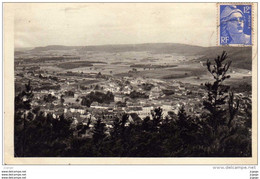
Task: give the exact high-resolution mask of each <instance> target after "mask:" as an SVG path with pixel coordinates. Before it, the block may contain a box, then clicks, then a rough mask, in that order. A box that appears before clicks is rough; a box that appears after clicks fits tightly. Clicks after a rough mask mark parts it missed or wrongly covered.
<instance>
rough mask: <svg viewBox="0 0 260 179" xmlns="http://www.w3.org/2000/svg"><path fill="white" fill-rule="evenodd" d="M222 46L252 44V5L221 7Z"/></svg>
mask: <svg viewBox="0 0 260 179" xmlns="http://www.w3.org/2000/svg"><path fill="white" fill-rule="evenodd" d="M220 44H221V45H226V44H241V45H251V44H252V41H251V5H237V6H236V5H220Z"/></svg>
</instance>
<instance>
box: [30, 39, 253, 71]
mask: <svg viewBox="0 0 260 179" xmlns="http://www.w3.org/2000/svg"><path fill="white" fill-rule="evenodd" d="M73 49H75V50H78V51H80V52H88V51H103V52H110V53H118V52H127V51H150V52H151V53H155V54H158V53H166V54H171V53H177V54H182V55H201V56H202V57H201V58H199V59H198V60H200V61H206V60H207V59H214V58H215V57H216V56H217V55H220V54H221V53H222V51H226V52H227V54H228V56H229V57H230V59H231V60H232V66H234V67H238V68H243V69H248V70H250V69H251V68H252V47H230V46H213V47H201V46H195V45H187V44H179V43H144V44H123V45H97V46H62V45H50V46H46V47H36V48H34V49H32V50H31V51H33V52H40V51H48V50H73Z"/></svg>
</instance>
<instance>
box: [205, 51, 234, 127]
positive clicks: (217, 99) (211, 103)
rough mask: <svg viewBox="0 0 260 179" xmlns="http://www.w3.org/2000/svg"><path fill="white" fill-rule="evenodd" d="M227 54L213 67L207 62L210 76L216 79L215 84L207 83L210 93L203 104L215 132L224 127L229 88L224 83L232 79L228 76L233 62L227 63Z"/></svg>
mask: <svg viewBox="0 0 260 179" xmlns="http://www.w3.org/2000/svg"><path fill="white" fill-rule="evenodd" d="M226 59H227V53H226V52H225V51H223V53H222V55H221V56H218V57H217V58H215V64H214V65H212V64H211V62H210V61H209V60H208V61H207V68H208V71H209V72H210V74H211V75H212V76H213V78H214V82H213V83H209V82H208V83H206V84H205V86H206V88H207V91H208V97H207V100H205V101H204V102H203V104H204V108H205V109H206V110H207V111H208V112H209V113H208V118H209V123H210V126H212V128H213V130H214V131H213V132H215V131H216V130H217V127H218V126H219V125H223V124H224V123H225V122H226V120H225V117H224V116H225V114H226V109H225V108H223V105H224V104H226V100H227V98H228V90H229V86H226V85H224V84H223V82H224V81H225V80H226V79H228V78H230V75H227V72H228V69H229V67H230V65H231V61H229V62H226V63H225V60H226Z"/></svg>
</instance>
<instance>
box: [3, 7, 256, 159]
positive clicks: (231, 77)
mask: <svg viewBox="0 0 260 179" xmlns="http://www.w3.org/2000/svg"><path fill="white" fill-rule="evenodd" d="M256 23H257V5H256V4H254V3H237V4H236V3H229V4H228V3H5V4H4V29H3V30H4V49H5V50H6V51H4V52H6V53H5V54H4V75H5V76H4V81H5V84H6V86H5V103H4V104H5V106H4V107H5V119H4V120H5V123H4V124H5V126H4V127H5V141H4V144H5V156H6V157H5V163H7V164H12V163H14V164H15V163H19V164H22V163H23V159H24V163H29V164H34V163H35V164H37V163H40V162H39V161H41V162H43V163H44V162H46V161H48V159H52V160H50V161H48V163H49V164H55V163H74V164H79V163H81V162H79V163H78V162H77V159H81V158H84V159H85V160H88V159H92V160H91V161H93V160H96V161H97V163H102V164H105V163H111V162H109V161H110V160H112V163H114V164H120V163H122V162H120V161H121V160H122V161H123V160H124V161H123V163H126V164H129V163H132V164H138V163H146V164H147V163H148V164H155V163H157V164H158V163H160V164H173V163H175V162H174V161H175V160H176V159H177V161H178V162H179V163H186V164H192V163H200V162H202V163H203V164H207V163H216V164H218V163H224V164H225V163H237V164H246V163H250V164H254V163H257V158H256V157H257V109H256V108H257V49H256V46H257V40H256V39H257V31H255V29H256V28H257V25H256ZM9 37H10V38H9ZM7 50H8V51H7ZM38 159H39V161H37V160H38ZM41 159H42V160H41ZM56 159H57V160H56ZM60 159H61V160H60ZM62 159H66V160H62ZM70 159H75V161H71V160H70ZM100 159H102V160H105V162H104V161H101V160H100ZM128 159H129V160H130V161H128ZM150 159H154V160H155V161H153V160H151V161H150ZM164 159H165V160H164ZM186 159H190V161H188V160H186ZM221 159H223V160H221ZM142 160H143V162H142ZM182 160H183V162H182ZM215 160H216V161H215ZM83 163H84V160H83ZM87 163H92V162H90V160H88V161H87ZM93 163H96V162H93Z"/></svg>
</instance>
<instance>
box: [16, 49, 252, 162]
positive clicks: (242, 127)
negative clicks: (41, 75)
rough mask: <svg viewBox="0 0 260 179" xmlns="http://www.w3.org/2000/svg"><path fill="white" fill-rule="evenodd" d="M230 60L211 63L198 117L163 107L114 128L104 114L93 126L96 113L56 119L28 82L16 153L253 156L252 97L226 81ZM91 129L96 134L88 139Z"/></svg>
mask: <svg viewBox="0 0 260 179" xmlns="http://www.w3.org/2000/svg"><path fill="white" fill-rule="evenodd" d="M226 58H227V54H226V53H225V52H223V53H222V55H221V56H218V57H217V58H216V59H215V60H214V65H213V64H212V61H209V60H208V62H207V70H208V72H209V73H210V74H211V75H212V77H213V79H214V81H213V82H211V83H210V82H208V83H206V84H205V87H206V88H207V95H206V96H205V97H206V98H205V100H204V102H203V107H204V108H203V109H201V111H200V115H199V117H198V116H197V117H195V115H194V116H193V115H192V116H191V115H187V113H186V112H185V106H182V107H181V108H180V109H179V112H178V115H177V117H170V116H168V117H165V118H163V115H162V113H163V111H162V109H161V108H160V107H158V108H156V109H155V110H154V111H152V112H151V116H152V117H146V118H144V119H142V120H140V119H138V118H135V119H134V120H130V118H129V115H128V114H123V115H122V116H120V117H118V116H114V120H113V124H112V128H110V129H108V128H107V127H106V124H105V119H103V118H102V117H101V118H99V119H97V121H95V123H94V127H93V129H91V130H90V124H92V123H93V122H92V120H91V117H90V118H89V119H87V121H88V123H87V125H83V124H82V123H79V124H76V125H75V124H73V120H72V118H65V117H64V115H61V116H60V117H59V118H58V119H56V118H54V116H53V114H50V113H49V114H47V115H45V114H44V112H43V111H41V110H40V109H39V108H36V109H32V106H31V103H32V100H33V89H32V86H31V85H30V83H28V84H26V85H25V90H24V91H22V92H21V93H19V94H18V95H17V96H16V97H15V136H14V144H15V157H250V156H251V155H252V153H251V151H252V149H251V141H252V140H251V120H252V119H251V116H252V115H251V101H249V102H248V103H244V104H241V99H239V98H237V97H235V95H234V93H233V92H232V91H230V89H229V86H226V85H224V84H223V82H224V81H225V80H226V79H228V78H230V76H229V75H227V71H228V69H229V67H230V65H231V62H226ZM104 95H105V94H104ZM106 95H107V96H108V100H110V97H109V96H111V95H110V94H106ZM99 96H100V95H96V98H97V99H96V98H95V99H90V98H89V97H88V96H86V99H85V101H86V104H88V103H87V102H88V100H89V101H99V100H101V99H99V98H98V97H99ZM86 106H89V105H86ZM238 114H239V115H238ZM86 133H90V134H91V135H90V136H88V137H85V136H84V134H86Z"/></svg>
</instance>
